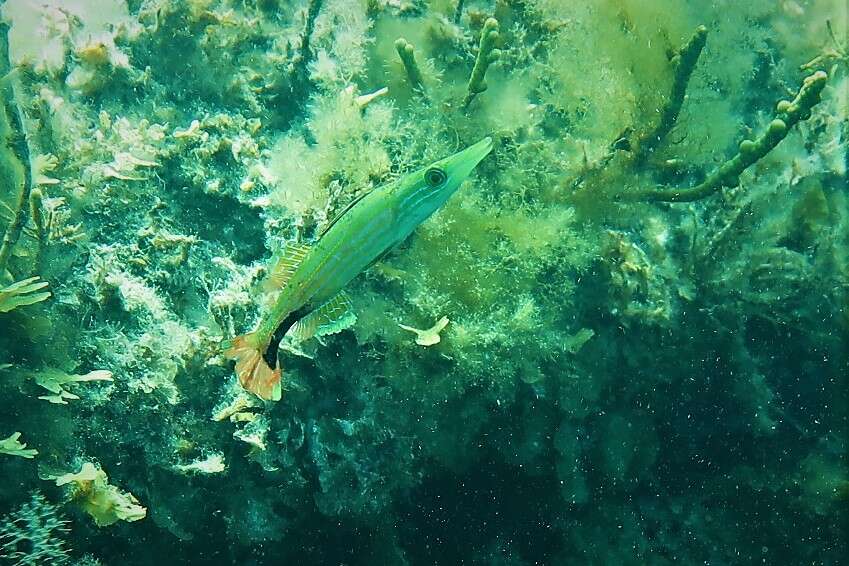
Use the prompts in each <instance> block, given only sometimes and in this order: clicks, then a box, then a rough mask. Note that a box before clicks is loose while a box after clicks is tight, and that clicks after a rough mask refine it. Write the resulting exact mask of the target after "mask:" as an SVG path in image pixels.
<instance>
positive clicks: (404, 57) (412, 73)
mask: <svg viewBox="0 0 849 566" xmlns="http://www.w3.org/2000/svg"><path fill="white" fill-rule="evenodd" d="M395 50H396V51H397V52H398V57H400V58H401V62H402V63H404V70H405V71H407V80H408V81H409V82H410V88H412V89H413V91H415V92H417V93H419V94H421V95H422V96H426V91H425V87H424V80H422V72H421V70H420V69H419V64H418V63H417V62H416V52H415V48H414V47H413V44H412V43H410V42H409V41H407V40H406V39H404V38H403V37H399V38H398V39H396V40H395Z"/></svg>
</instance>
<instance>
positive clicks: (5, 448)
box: [0, 432, 38, 458]
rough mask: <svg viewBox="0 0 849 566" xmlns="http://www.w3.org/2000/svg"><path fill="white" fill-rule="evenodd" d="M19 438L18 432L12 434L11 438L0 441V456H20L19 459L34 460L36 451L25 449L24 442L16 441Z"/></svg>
mask: <svg viewBox="0 0 849 566" xmlns="http://www.w3.org/2000/svg"><path fill="white" fill-rule="evenodd" d="M20 437H21V433H20V432H14V433H12V435H11V436H7V437H6V438H3V439H0V454H9V455H10V456H20V457H21V458H35V456H36V455H37V454H38V450H35V449H32V448H27V444H26V442H21V441H19V440H18V439H19V438H20Z"/></svg>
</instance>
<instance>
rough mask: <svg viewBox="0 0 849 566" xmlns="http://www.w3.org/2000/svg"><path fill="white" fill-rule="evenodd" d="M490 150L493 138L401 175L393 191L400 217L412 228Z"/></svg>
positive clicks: (446, 198)
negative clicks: (403, 175)
mask: <svg viewBox="0 0 849 566" xmlns="http://www.w3.org/2000/svg"><path fill="white" fill-rule="evenodd" d="M490 151H492V138H490V137H486V138H484V139H482V140H481V141H479V142H477V143H476V144H474V145H470V146H469V147H467V148H466V149H463V150H461V151H458V152H457V153H455V154H453V155H449V156H448V157H445V158H443V159H440V160H439V161H434V162H433V163H431V164H430V165H428V166H427V167H424V168H422V169H419V170H418V171H414V172H412V173H410V174H408V175H406V176H405V177H403V178H402V179H401V180H400V182H398V184H397V185H396V186H395V187H394V188H395V190H394V191H393V193H394V194H393V196H394V197H395V199H396V203H397V206H398V213H399V217H400V219H402V221H403V222H405V223H409V224H410V225H411V226H412V227H413V228H414V227H415V226H417V225H418V224H420V223H421V222H423V221H424V220H425V219H427V218H428V217H429V216H430V215H431V214H433V213H434V212H436V211H437V210H438V209H439V208H440V207H441V206H442V205H443V204H445V202H446V201H447V200H448V199H449V198H450V197H451V195H453V194H454V192H455V191H456V190H457V189H458V188H459V187H460V185H461V184H462V183H463V181H465V180H466V179H467V178H468V176H469V175H470V174H471V172H472V171H473V170H474V168H475V167H477V165H478V163H480V162H481V161H482V160H483V158H484V157H486V156H487V155H488V154H489V152H490Z"/></svg>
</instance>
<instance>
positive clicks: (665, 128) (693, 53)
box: [634, 26, 708, 162]
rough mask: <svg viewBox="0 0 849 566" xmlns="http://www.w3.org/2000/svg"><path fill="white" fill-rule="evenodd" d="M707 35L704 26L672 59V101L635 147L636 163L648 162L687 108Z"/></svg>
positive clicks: (697, 29) (668, 102) (666, 105)
mask: <svg viewBox="0 0 849 566" xmlns="http://www.w3.org/2000/svg"><path fill="white" fill-rule="evenodd" d="M707 33H708V31H707V28H706V27H705V26H699V27H698V28H696V31H695V32H694V33H693V35H692V37H690V39H689V40H688V41H687V43H685V44H684V45H683V46H682V47H681V48H680V49H679V50H678V51H677V52H676V53H675V55H674V56H673V57H672V59H671V63H672V67H673V74H674V76H673V82H672V91H671V93H670V95H669V100H668V101H667V103H666V104H665V105H664V107H663V109H662V110H661V113H660V120H658V122H657V124H656V125H655V127H654V128H653V129H652V130H650V131H648V132H646V133H645V134H644V135H643V136H642V137H641V138H640V139H639V140H637V142H636V144H635V145H636V147H635V151H634V155H635V159H636V161H637V162H641V161H643V160H644V159H646V158H647V157H648V155H649V154H650V153H651V152H652V151H653V150H654V149H655V148H656V147H657V146H658V144H660V143H661V142H662V141H663V140H664V138H666V136H667V134H669V132H670V131H671V130H672V128H673V126H675V122H676V120H678V114H679V113H680V112H681V106H682V105H683V104H684V96H685V95H686V94H687V84H688V83H689V82H690V77H691V76H692V74H693V70H694V69H695V68H696V63H697V62H698V60H699V55H701V53H702V49H704V46H705V42H706V41H707Z"/></svg>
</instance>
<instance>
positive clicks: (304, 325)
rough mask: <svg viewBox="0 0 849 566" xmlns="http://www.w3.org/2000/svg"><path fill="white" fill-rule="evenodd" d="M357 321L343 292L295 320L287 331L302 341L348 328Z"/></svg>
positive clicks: (292, 336) (293, 337) (292, 337)
mask: <svg viewBox="0 0 849 566" xmlns="http://www.w3.org/2000/svg"><path fill="white" fill-rule="evenodd" d="M356 321H357V315H355V314H354V311H352V310H351V301H350V299H348V296H347V295H345V293H344V292H340V293H338V294H337V295H336V296H334V297H333V298H332V299H330V300H329V301H327V302H326V303H324V304H323V305H321V306H320V307H318V308H317V309H315V310H314V311H312V312H311V313H310V314H308V315H307V316H305V317H304V318H302V319H300V320H299V321H298V322H296V323H295V324H294V325H293V326H292V329H291V330H290V331H289V332H288V333H287V336H288V337H290V338H291V339H292V340H293V341H295V342H303V341H304V340H307V339H308V338H313V337H316V336H327V335H328V334H336V333H337V332H342V331H343V330H345V329H346V328H350V327H351V326H352V325H353V324H354V323H355V322H356Z"/></svg>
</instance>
